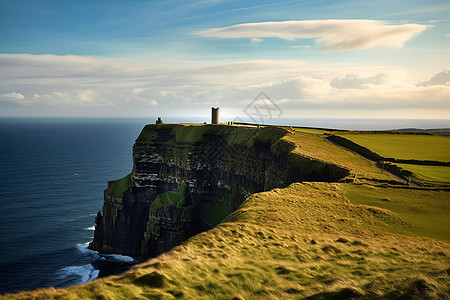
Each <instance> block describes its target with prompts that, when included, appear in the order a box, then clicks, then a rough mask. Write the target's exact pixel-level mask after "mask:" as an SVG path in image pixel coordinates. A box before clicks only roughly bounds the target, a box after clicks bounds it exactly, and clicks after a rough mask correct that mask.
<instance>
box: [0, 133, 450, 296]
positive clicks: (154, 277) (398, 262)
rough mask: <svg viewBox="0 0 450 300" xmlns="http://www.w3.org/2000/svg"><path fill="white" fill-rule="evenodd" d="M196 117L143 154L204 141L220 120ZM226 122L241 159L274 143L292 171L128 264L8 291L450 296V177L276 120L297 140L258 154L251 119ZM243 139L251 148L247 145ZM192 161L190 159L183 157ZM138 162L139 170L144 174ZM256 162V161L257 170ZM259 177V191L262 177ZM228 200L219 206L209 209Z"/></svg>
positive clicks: (149, 136)
mask: <svg viewBox="0 0 450 300" xmlns="http://www.w3.org/2000/svg"><path fill="white" fill-rule="evenodd" d="M219 127H220V126H217V127H214V128H213V129H212V130H217V129H218V128H219ZM193 128H194V127H189V126H184V127H176V128H175V130H176V131H177V132H176V133H175V137H176V138H175V141H176V142H175V144H173V138H171V139H170V140H161V139H158V135H155V131H154V130H150V131H146V132H143V134H141V136H140V138H139V139H138V140H141V141H143V139H144V138H145V140H146V142H145V143H147V144H146V145H143V144H142V143H137V144H136V146H135V148H136V149H137V150H138V152H136V153H141V152H139V151H141V150H142V148H140V147H153V146H154V144H151V143H154V142H155V140H157V142H158V143H166V145H167V143H169V144H170V145H171V146H170V147H171V148H170V149H175V150H174V151H175V153H184V151H185V148H173V147H172V146H173V145H183V147H185V146H186V145H198V144H197V143H198V142H201V141H202V139H203V138H202V136H203V137H204V136H205V135H204V131H208V130H211V129H208V127H203V126H197V127H196V128H197V129H193ZM227 128H229V127H227ZM159 129H162V128H159ZM159 129H158V130H159ZM166 129H167V128H166ZM170 130H173V128H172V129H170ZM226 130H227V131H226V132H227V133H224V131H220V132H219V136H223V135H224V136H225V139H221V140H222V141H225V142H226V143H227V145H235V146H236V147H238V148H233V147H235V146H233V147H232V148H227V149H231V150H233V149H241V151H240V152H239V153H241V154H240V155H242V156H239V157H241V159H243V158H242V157H247V155H249V156H250V157H254V158H255V159H258V158H259V157H264V158H267V157H269V156H272V155H275V154H276V155H280V154H282V155H288V156H289V157H291V159H290V160H289V161H287V165H286V166H280V165H278V166H277V168H278V167H279V168H280V169H276V168H275V169H274V167H271V170H279V172H280V174H281V175H282V176H272V177H270V176H269V177H267V178H269V181H267V185H263V188H262V190H263V191H256V192H254V191H252V194H251V195H250V196H249V197H248V198H246V199H245V200H243V203H242V204H241V205H240V206H239V207H237V209H236V210H235V211H234V212H232V213H231V214H230V215H228V216H223V217H226V218H225V219H224V220H223V221H222V222H220V223H219V224H218V225H217V226H215V227H214V228H213V229H210V230H207V231H205V232H202V233H199V234H197V235H195V236H193V237H191V238H189V239H188V240H187V241H185V242H184V243H182V244H181V245H179V246H176V247H175V248H173V249H172V250H170V251H168V252H166V253H164V254H162V255H160V256H158V257H155V258H151V259H149V260H148V261H146V262H144V263H142V264H140V265H137V266H135V267H133V268H132V269H131V270H130V271H128V272H127V273H125V274H122V275H118V276H113V277H108V278H104V279H97V280H94V281H93V282H91V283H88V284H85V285H81V286H74V287H70V288H67V289H57V290H55V289H45V290H37V291H31V292H23V293H20V294H16V295H7V296H5V298H11V299H27V298H42V299H44V298H58V299H60V298H67V299H86V298H94V299H118V298H119V299H120V298H121V299H130V298H133V299H148V298H151V299H153V298H154V299H176V298H187V299H254V298H258V299H261V298H262V299H284V298H298V299H304V298H306V299H356V298H376V299H385V298H388V299H446V298H448V297H449V295H450V280H449V275H450V274H449V273H450V259H449V255H450V244H449V243H450V236H449V233H448V228H450V224H449V221H448V216H449V214H450V204H449V200H450V197H449V195H450V194H449V190H448V188H447V187H439V188H435V187H426V188H425V187H412V186H408V185H407V184H406V183H404V182H403V181H402V180H400V179H399V178H398V177H396V176H395V175H393V174H391V173H389V172H387V171H383V170H381V169H379V168H377V167H376V166H375V165H374V163H373V162H371V161H369V160H367V159H365V158H363V157H362V156H360V155H358V154H356V153H355V152H353V151H350V150H347V149H345V148H343V147H340V146H338V145H336V144H333V143H332V142H330V141H328V140H327V139H325V138H324V137H322V136H319V135H316V134H309V133H302V132H294V131H291V130H287V129H284V130H286V132H284V133H283V134H279V133H280V132H279V131H271V132H272V134H270V135H268V136H270V138H269V140H270V143H271V145H275V144H276V145H280V144H284V143H285V145H290V147H282V148H276V147H272V146H271V147H269V148H267V147H265V149H270V150H269V152H267V151H265V152H261V153H257V152H255V151H254V150H252V149H254V148H252V147H250V146H248V145H255V143H254V142H252V143H250V144H248V137H249V135H248V134H249V133H250V131H248V130H249V129H246V128H242V129H226ZM252 130H256V131H252V132H251V136H252V137H253V136H255V132H256V136H261V137H262V136H263V135H262V133H263V132H264V130H266V132H267V129H252ZM171 132H173V131H171ZM180 132H182V134H180ZM200 132H202V133H200ZM159 137H161V136H159ZM278 140H279V142H277V141H278ZM253 141H256V140H253ZM149 143H150V144H151V145H150V144H149ZM242 144H246V145H247V146H246V148H239V147H240V145H242ZM177 147H178V146H177ZM189 147H191V146H189ZM177 149H178V150H177ZM242 149H247V150H245V151H249V152H245V151H242ZM276 149H278V151H277V150H276ZM171 151H172V150H171ZM252 151H253V152H252ZM280 151H281V152H280ZM286 151H287V152H286ZM251 153H253V156H251ZM283 153H284V154H283ZM289 153H290V154H289ZM176 157H180V155H176ZM278 157H280V156H278ZM280 161H283V160H280ZM135 162H136V161H135ZM183 162H185V160H183V159H181V160H180V164H179V165H182V164H183ZM235 162H236V161H235ZM252 164H253V165H255V163H252ZM326 165H330V166H335V167H333V168H336V169H333V170H347V173H346V176H341V177H335V178H334V179H335V180H322V182H318V179H320V176H322V175H320V174H322V173H317V172H316V173H314V172H312V173H302V174H310V175H307V176H303V175H302V176H300V177H298V179H301V181H303V182H295V181H298V180H294V179H295V178H294V177H292V176H293V174H297V173H295V170H297V169H298V168H303V169H305V168H315V167H321V168H323V170H327V168H326V167H325V166H326ZM266 166H269V165H264V168H266ZM292 166H295V167H292ZM252 168H258V165H255V167H252ZM261 168H262V165H261ZM234 169H235V168H234ZM234 169H230V172H231V171H232V170H234ZM254 170H256V169H254ZM283 170H290V171H289V172H287V173H284V171H283ZM136 171H137V169H134V170H133V172H132V174H131V175H132V176H135V178H136V174H137V173H136ZM310 171H311V170H310ZM258 172H259V171H255V172H254V174H255V176H258V174H259V173H258ZM245 174H247V173H245ZM245 174H243V175H245ZM250 174H253V173H252V172H250ZM283 174H284V175H283ZM319 175H320V176H319ZM245 176H247V175H245ZM138 177H139V176H138ZM281 177H283V178H284V179H286V178H291V180H292V181H293V183H290V182H286V181H285V180H284V181H283V182H284V184H285V185H286V186H281V187H278V188H271V187H270V186H271V185H273V184H274V182H275V181H276V180H277V178H281ZM139 178H142V177H139ZM224 178H230V176H228V175H227V176H225V177H224ZM328 179H330V178H328ZM129 180H130V177H128V178H127V177H125V179H124V180H122V181H119V182H117V185H114V184H113V185H111V184H110V185H109V188H108V189H109V191H108V190H107V192H105V197H108V196H109V197H110V198H111V201H116V200H115V199H117V198H120V197H121V196H123V197H124V195H125V194H126V192H124V190H125V191H126V190H127V189H129V188H130V184H131V185H132V183H130V181H129ZM133 180H135V179H133ZM142 182H143V181H142ZM239 182H242V181H241V180H240V181H239ZM279 184H280V182H278V183H277V185H279ZM178 186H181V187H180V189H178V190H175V191H173V194H163V195H161V196H159V199H160V202H159V203H161V204H158V205H159V206H158V207H160V206H161V205H165V204H164V203H169V204H172V203H184V199H185V198H184V196H185V195H186V194H185V190H186V187H185V186H183V185H182V184H181V183H180V185H178ZM241 187H242V188H248V186H247V185H242V186H241ZM250 187H254V189H255V190H256V189H257V187H258V186H257V185H251V186H250ZM264 187H267V188H264ZM180 195H181V196H180ZM105 201H106V198H105ZM169 204H167V205H169ZM220 208H221V206H220V205H218V206H217V207H216V208H213V210H211V211H214V209H216V212H217V209H220ZM211 211H209V212H211ZM221 219H223V218H221Z"/></svg>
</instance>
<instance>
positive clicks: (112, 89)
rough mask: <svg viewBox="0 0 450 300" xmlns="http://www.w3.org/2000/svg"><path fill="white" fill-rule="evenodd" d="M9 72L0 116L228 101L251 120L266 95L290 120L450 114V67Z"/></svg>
mask: <svg viewBox="0 0 450 300" xmlns="http://www.w3.org/2000/svg"><path fill="white" fill-rule="evenodd" d="M23 66H26V68H24V67H23ZM0 69H2V72H0V100H2V102H3V103H2V102H0V113H1V112H5V110H4V109H3V108H8V109H12V108H11V107H14V105H13V104H10V103H15V104H19V105H20V106H18V108H17V110H16V111H18V110H19V109H20V112H23V113H25V112H26V113H27V114H29V115H33V113H34V112H35V111H36V110H35V109H36V108H38V107H40V108H42V109H41V111H45V113H50V112H55V114H56V112H57V113H58V114H59V115H61V114H66V115H67V114H69V115H70V114H75V113H77V114H79V115H93V114H94V115H104V114H106V115H116V116H118V115H120V116H148V115H156V114H160V115H167V114H170V115H195V116H196V115H199V114H202V113H204V114H205V115H206V116H208V115H209V109H210V106H212V105H218V106H221V107H223V111H228V114H232V115H236V116H241V115H242V113H243V110H244V108H245V107H246V106H247V105H248V104H249V103H251V102H252V100H253V99H254V98H255V97H256V96H257V95H258V94H259V93H260V92H261V91H264V92H265V93H266V94H267V95H268V96H270V97H271V98H272V99H273V100H274V101H275V102H276V103H277V105H278V106H279V107H280V109H282V110H283V112H284V113H283V117H302V116H303V117H305V116H306V117H336V116H340V117H344V116H347V117H351V116H352V113H353V114H356V116H357V117H376V116H378V115H379V114H381V113H386V112H389V113H390V114H392V117H396V116H397V117H408V115H405V114H406V113H405V112H406V111H411V110H415V112H416V113H417V114H419V116H421V117H422V118H426V117H428V118H436V117H439V116H441V117H442V118H448V115H450V103H449V101H448V99H450V85H449V84H448V83H447V84H442V83H443V81H442V80H444V79H439V78H441V76H448V70H443V71H441V72H439V73H438V74H440V75H439V76H438V75H435V76H434V77H433V78H432V79H431V80H428V79H429V78H430V77H431V76H430V75H426V77H421V76H423V75H420V74H419V75H417V74H410V73H409V72H408V71H407V70H403V69H397V68H393V67H385V66H383V67H373V66H371V67H359V68H356V67H345V66H342V65H326V64H319V65H317V64H307V63H305V62H301V61H295V60H253V61H238V62H232V63H223V64H206V63H205V62H197V63H195V62H192V63H187V62H185V63H183V64H182V63H179V62H172V63H156V62H154V61H148V60H123V59H104V58H95V57H73V56H72V57H66V56H62V57H61V56H52V55H13V54H9V55H7V54H1V55H0ZM446 74H447V75H446ZM427 80H428V81H427ZM439 80H441V81H439ZM444 81H446V79H445V80H444ZM417 82H429V83H433V85H431V84H426V85H417ZM439 82H440V84H439ZM12 91H14V92H12ZM27 95H30V96H29V97H27ZM5 101H6V102H8V103H5ZM25 104H30V105H28V106H26V105H25ZM25 109H28V111H25ZM357 110H358V113H356V111H357ZM10 111H11V110H10ZM394 112H395V113H394Z"/></svg>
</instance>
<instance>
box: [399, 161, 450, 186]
mask: <svg viewBox="0 0 450 300" xmlns="http://www.w3.org/2000/svg"><path fill="white" fill-rule="evenodd" d="M395 164H396V165H398V166H399V167H401V168H402V169H405V170H409V171H411V172H414V173H415V174H416V176H417V177H418V178H419V179H423V180H427V181H438V182H450V167H448V166H423V165H412V164H399V163H395Z"/></svg>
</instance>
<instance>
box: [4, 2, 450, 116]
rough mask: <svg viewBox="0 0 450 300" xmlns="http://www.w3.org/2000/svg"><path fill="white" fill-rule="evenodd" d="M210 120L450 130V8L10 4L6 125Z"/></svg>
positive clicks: (425, 4)
mask: <svg viewBox="0 0 450 300" xmlns="http://www.w3.org/2000/svg"><path fill="white" fill-rule="evenodd" d="M212 106H218V107H220V108H221V116H224V118H228V119H229V120H232V119H236V118H240V117H245V116H246V115H247V116H249V111H250V110H252V111H253V112H260V111H259V110H258V108H262V107H263V106H264V107H265V108H266V112H265V114H273V115H274V116H275V117H284V118H396V119H450V117H449V116H450V2H449V1H448V0H442V1H440V0H429V1H422V0H420V1H417V0H410V1H406V0H397V1H391V0H381V1H376V0H375V1H363V0H357V1H354V0H343V1H321V0H309V1H306V0H300V1H295V0H290V1H289V0H287V1H234V0H233V1H226V0H197V1H196V0H194V1H172V0H166V1H138V0H128V1H117V0H116V1H112V0H108V1H106V0H96V1H86V0H79V1H60V0H52V1H50V0H39V1H35V0H20V1H17V0H0V116H45V117H124V118H134V117H136V118H142V117H148V116H162V117H164V116H209V114H210V108H211V107H212ZM222 119H223V118H222Z"/></svg>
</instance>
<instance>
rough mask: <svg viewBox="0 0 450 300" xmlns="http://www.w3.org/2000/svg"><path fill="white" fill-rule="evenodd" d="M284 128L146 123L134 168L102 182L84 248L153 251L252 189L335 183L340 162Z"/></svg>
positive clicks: (200, 226)
mask: <svg viewBox="0 0 450 300" xmlns="http://www.w3.org/2000/svg"><path fill="white" fill-rule="evenodd" d="M289 134H290V132H289V131H288V130H286V129H282V128H275V127H267V128H260V129H256V128H245V127H233V126H225V125H202V126H195V125H190V126H188V125H182V124H170V125H163V124H158V125H147V126H146V127H145V128H144V129H143V130H142V132H141V134H140V135H139V137H138V138H137V140H136V142H135V144H134V146H133V170H132V172H131V174H129V175H127V176H125V177H124V178H122V179H119V180H116V181H110V182H108V188H107V189H106V190H105V193H104V205H103V212H102V213H100V212H99V213H98V215H97V218H96V227H95V234H94V240H93V242H92V243H91V244H90V248H91V249H93V250H97V251H100V252H104V253H120V254H125V255H130V256H143V257H153V256H157V255H159V254H161V253H163V252H165V251H167V250H169V249H171V248H172V247H173V246H175V245H178V244H180V243H181V242H183V241H184V240H186V239H187V238H189V237H190V236H193V235H195V234H197V233H199V232H202V231H206V230H208V229H211V228H212V227H214V226H216V225H217V224H218V223H220V222H221V221H222V220H223V219H224V218H225V217H227V216H228V215H229V214H230V213H232V212H233V211H235V210H236V209H237V208H238V207H239V205H240V204H241V203H242V202H243V201H244V200H245V199H246V198H247V197H248V196H249V195H251V194H253V193H256V192H261V191H266V190H270V189H272V188H275V187H285V186H287V185H289V184H291V183H292V182H301V181H326V182H333V181H337V180H339V179H341V178H344V177H346V176H347V175H348V174H349V171H348V170H347V169H345V168H342V167H339V166H336V165H333V164H330V163H325V162H322V161H319V160H314V159H311V158H308V157H304V156H301V155H298V154H295V153H293V150H294V149H295V147H296V146H295V145H294V144H292V143H290V142H288V141H287V140H286V139H284V138H283V137H284V136H286V135H289Z"/></svg>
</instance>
